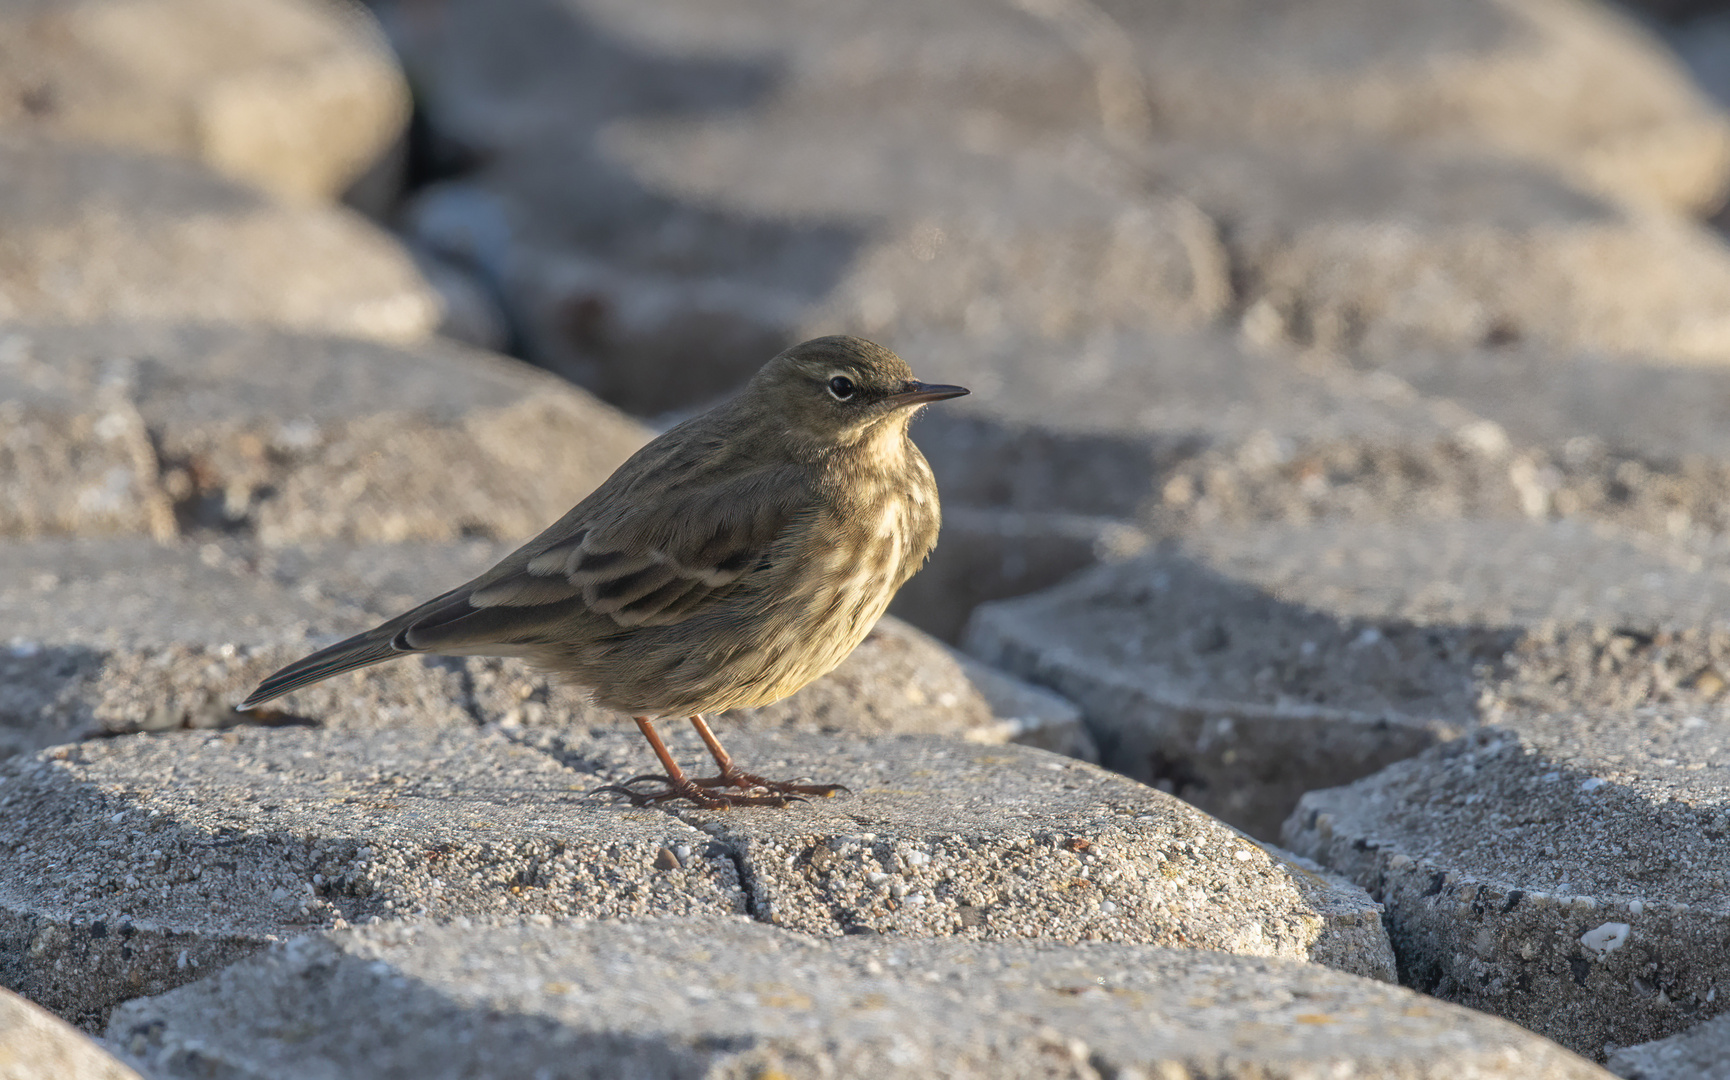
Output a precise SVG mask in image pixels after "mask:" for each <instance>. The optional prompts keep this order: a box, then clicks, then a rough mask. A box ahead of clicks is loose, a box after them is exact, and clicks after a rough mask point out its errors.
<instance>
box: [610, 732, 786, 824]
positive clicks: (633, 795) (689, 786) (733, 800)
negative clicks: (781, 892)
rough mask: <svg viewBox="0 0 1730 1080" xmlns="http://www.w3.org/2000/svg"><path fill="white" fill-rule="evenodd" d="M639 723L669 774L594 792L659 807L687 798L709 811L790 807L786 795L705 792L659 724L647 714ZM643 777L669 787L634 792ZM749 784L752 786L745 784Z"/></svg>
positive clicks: (662, 766)
mask: <svg viewBox="0 0 1730 1080" xmlns="http://www.w3.org/2000/svg"><path fill="white" fill-rule="evenodd" d="M631 719H633V720H635V721H636V722H637V730H638V731H641V732H642V733H643V738H645V739H647V740H649V748H650V749H652V750H654V752H655V756H656V757H657V758H659V759H660V760H661V768H663V769H665V770H667V775H665V776H652V777H651V776H638V777H635V778H633V779H631V780H627V781H626V782H625V783H623V784H608V785H607V786H605V787H600V788H596V789H595V791H594V794H597V795H598V794H600V793H601V792H603V791H604V792H610V793H612V794H614V795H623V796H624V797H625V798H627V799H629V800H630V801H631V805H632V806H657V805H659V804H661V803H664V802H671V801H673V800H674V799H684V800H686V801H687V802H691V803H695V804H696V805H697V806H700V807H702V808H704V809H705V810H716V809H720V808H721V807H725V806H786V805H787V803H788V802H789V801H791V800H790V799H788V798H787V797H786V796H785V795H779V794H777V795H733V794H730V793H722V792H712V791H705V790H704V789H703V787H702V786H701V785H702V782H701V781H697V780H692V779H691V778H690V777H688V776H686V775H685V770H683V769H681V768H679V763H678V762H676V761H674V760H673V755H672V754H670V753H668V752H667V744H666V743H664V742H662V741H661V736H660V735H659V734H658V733H656V731H655V725H654V724H652V723H650V721H649V718H648V717H646V716H633V717H632V718H631ZM640 780H664V781H666V786H665V787H662V788H660V789H659V790H655V791H633V790H632V789H631V787H630V785H632V784H635V783H637V782H638V781H640ZM744 786H749V785H744Z"/></svg>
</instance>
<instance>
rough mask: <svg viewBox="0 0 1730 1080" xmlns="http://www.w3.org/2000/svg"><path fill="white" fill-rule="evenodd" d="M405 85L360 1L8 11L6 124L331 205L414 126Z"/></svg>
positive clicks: (160, 1)
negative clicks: (148, 155) (181, 162)
mask: <svg viewBox="0 0 1730 1080" xmlns="http://www.w3.org/2000/svg"><path fill="white" fill-rule="evenodd" d="M408 111H409V97H408V86H407V84H406V83H405V81H404V80H403V77H402V73H401V72H400V71H398V70H397V66H396V61H395V60H394V59H393V57H392V56H391V53H390V48H389V46H388V44H386V42H385V41H384V40H383V36H382V34H380V33H379V30H378V27H377V26H376V25H375V24H374V23H373V22H372V20H371V18H370V17H369V16H367V15H366V13H365V9H363V8H361V7H359V6H358V5H347V6H338V5H335V4H326V3H320V2H317V0H96V2H88V3H77V4H40V3H34V2H30V0H10V2H8V3H6V4H3V5H0V127H3V128H7V129H11V130H14V131H32V132H39V133H43V134H52V135H56V136H60V137H62V138H65V139H68V140H69V141H78V142H92V143H104V144H110V145H116V146H124V147H130V148H134V149H138V150H149V151H155V152H157V153H162V154H168V155H173V156H176V157H186V158H194V159H196V160H199V161H201V162H203V163H204V164H206V165H208V166H210V167H211V168H213V169H215V170H217V171H218V172H222V173H225V174H227V175H229V176H232V177H235V178H236V179H240V180H246V181H249V182H251V183H253V184H256V185H257V186H259V187H262V188H264V189H266V190H268V191H272V192H275V193H276V194H278V195H283V196H287V197H290V198H298V199H309V198H324V199H335V198H337V197H338V196H340V195H342V194H343V192H344V190H345V189H347V188H348V187H349V186H350V185H351V184H353V183H354V182H355V181H357V180H359V179H360V178H361V177H362V175H363V174H364V173H366V172H367V170H368V169H369V168H371V167H372V166H373V165H374V164H375V163H376V162H377V161H378V160H379V159H380V158H381V157H383V156H385V155H386V154H387V153H388V152H389V151H390V150H391V148H392V146H393V144H395V143H396V141H397V140H398V139H399V138H401V136H402V134H403V131H404V129H405V128H406V126H407V123H408Z"/></svg>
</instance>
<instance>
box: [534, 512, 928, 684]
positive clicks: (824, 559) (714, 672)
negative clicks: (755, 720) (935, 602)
mask: <svg viewBox="0 0 1730 1080" xmlns="http://www.w3.org/2000/svg"><path fill="white" fill-rule="evenodd" d="M932 501H933V503H934V500H932ZM928 512H930V511H927V510H926V509H925V507H923V506H922V505H920V504H919V503H917V502H915V501H913V500H909V499H905V498H899V497H890V498H885V499H882V500H879V501H875V502H874V503H871V504H868V505H867V507H865V508H864V509H862V510H860V511H856V512H855V513H853V514H850V515H848V517H847V518H846V519H845V521H844V522H842V521H839V520H835V522H834V527H823V526H821V525H819V526H817V527H813V528H812V529H811V530H810V531H809V532H808V533H806V535H805V536H804V537H803V538H802V539H803V541H804V542H803V543H802V544H801V545H800V549H799V550H797V551H793V552H787V553H785V554H784V555H783V557H782V559H781V560H780V562H781V566H782V567H784V576H778V578H777V579H776V580H773V581H767V582H764V583H763V587H762V588H761V589H760V590H757V591H755V592H754V593H753V594H752V596H751V597H750V598H749V599H746V600H742V601H741V602H740V603H739V604H738V605H737V606H734V607H731V608H730V609H729V610H722V611H717V612H714V613H712V614H710V615H706V616H705V617H703V618H699V619H693V620H690V622H689V623H684V624H680V625H677V626H668V627H663V628H650V627H644V628H642V630H641V631H639V632H638V633H637V634H633V635H631V636H630V637H631V640H630V642H629V650H630V652H631V653H633V658H634V659H635V660H636V661H637V662H635V663H632V664H629V665H620V664H616V663H600V664H595V665H593V666H592V667H591V670H590V671H589V672H582V671H572V670H571V669H570V668H569V667H568V666H567V667H566V668H565V670H567V671H569V672H570V673H571V674H572V675H574V676H575V677H576V679H577V681H579V682H583V683H585V684H586V685H588V686H589V687H591V689H592V690H593V693H594V696H595V700H596V701H597V702H598V703H600V704H602V705H605V706H607V707H609V708H615V709H620V710H623V711H627V712H632V713H634V714H637V715H655V716H668V715H692V714H697V713H714V712H724V711H726V710H728V709H748V708H755V707H758V706H762V705H768V704H770V703H772V702H776V701H780V700H781V699H782V698H785V697H787V696H789V695H791V694H793V693H795V692H796V691H798V690H799V689H800V688H801V687H803V686H805V685H806V684H807V683H809V682H811V681H812V680H813V679H817V678H819V677H821V676H823V675H825V674H827V673H828V672H830V671H833V670H834V669H835V667H836V666H837V665H839V664H840V663H841V661H843V660H845V659H846V658H847V655H848V654H849V653H851V652H852V651H853V650H854V648H856V647H857V646H858V645H859V643H860V642H861V641H864V640H865V636H866V635H867V634H869V633H870V632H871V628H872V627H873V626H875V625H876V624H877V620H878V619H880V618H881V617H882V616H883V612H884V610H885V609H886V608H888V606H889V601H890V599H891V598H892V597H893V596H894V595H895V592H896V590H897V589H899V588H900V586H901V583H902V582H903V581H905V580H906V579H907V578H908V577H909V576H910V575H911V574H912V573H913V571H914V570H916V569H917V568H918V566H919V565H920V564H921V563H922V562H923V561H924V559H925V556H926V553H927V552H928V551H929V550H930V546H931V541H932V540H933V539H934V538H935V533H936V522H935V520H934V519H933V520H929V521H928V522H927V521H926V520H921V519H919V518H918V517H916V515H923V514H925V513H928ZM861 526H863V527H861ZM585 675H588V676H590V677H588V678H585Z"/></svg>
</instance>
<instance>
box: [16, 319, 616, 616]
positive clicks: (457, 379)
mask: <svg viewBox="0 0 1730 1080" xmlns="http://www.w3.org/2000/svg"><path fill="white" fill-rule="evenodd" d="M0 416H4V418H5V426H4V431H3V432H0V535H7V534H10V535H12V536H25V537H29V536H40V535H55V534H71V535H92V534H97V535H99V534H105V533H140V532H142V533H147V534H150V535H154V536H156V537H158V538H166V537H169V536H173V535H176V534H180V533H187V532H197V531H199V530H209V529H217V530H220V531H221V532H222V533H225V534H233V533H241V534H251V535H255V536H257V537H258V538H259V539H261V540H263V541H265V542H266V543H272V544H283V543H304V542H307V541H315V540H324V539H332V538H343V539H352V540H360V541H403V540H451V539H456V538H459V537H475V536H480V537H487V538H491V539H497V540H510V541H520V540H523V539H526V538H528V537H530V536H533V535H534V534H535V533H537V532H539V531H540V530H541V529H543V528H545V527H546V526H547V524H548V523H550V522H552V521H554V520H556V519H557V518H558V517H559V516H560V515H561V514H563V513H564V512H565V511H566V510H568V509H569V508H570V507H571V506H573V505H574V504H575V503H576V502H577V501H578V500H579V499H581V498H582V497H583V496H584V495H587V494H588V493H589V491H591V490H592V489H593V488H594V487H596V486H597V485H598V484H600V483H601V482H602V481H603V480H605V479H606V478H607V477H608V476H609V475H610V474H611V473H612V471H613V469H615V468H616V467H617V466H618V465H619V464H620V463H621V462H623V461H624V460H625V458H626V457H628V456H630V454H631V453H632V452H633V451H635V450H636V449H637V447H639V446H641V445H642V443H643V442H645V441H646V440H647V439H648V437H649V432H648V431H647V430H646V429H645V428H643V427H642V426H640V425H639V424H637V423H635V422H634V421H632V420H630V419H628V418H626V417H624V416H622V415H621V414H619V413H618V412H616V411H614V410H613V409H611V408H609V407H608V406H606V405H603V404H601V403H599V402H597V401H595V400H594V399H593V398H591V397H589V396H588V395H587V394H585V393H583V392H582V391H580V390H577V389H575V388H573V387H571V386H569V385H568V384H565V383H563V382H562V381H561V380H559V379H556V378H554V377H552V376H550V375H548V374H546V373H545V372H542V371H538V370H536V369H535V368H533V367H531V366H529V365H527V364H523V363H520V362H518V361H515V360H509V359H506V358H503V357H498V356H492V355H488V354H485V353H481V352H477V351H474V350H471V349H466V348H462V347H459V346H455V345H451V344H449V343H445V342H431V341H429V342H421V343H417V344H415V345H412V346H396V345H389V344H385V343H379V342H371V341H365V340H360V339H352V338H337V337H326V336H313V335H302V334H294V333H286V332H280V331H274V330H270V329H262V328H256V327H196V326H162V325H153V324H149V323H137V322H112V323H97V324H86V325H75V326H44V325H12V326H7V327H5V328H4V329H0ZM428 595H431V594H430V593H429V594H428Z"/></svg>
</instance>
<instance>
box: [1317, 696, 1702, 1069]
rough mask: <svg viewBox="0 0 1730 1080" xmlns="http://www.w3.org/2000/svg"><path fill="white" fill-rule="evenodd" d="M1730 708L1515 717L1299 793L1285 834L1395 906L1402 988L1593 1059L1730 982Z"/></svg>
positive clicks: (1681, 1021)
mask: <svg viewBox="0 0 1730 1080" xmlns="http://www.w3.org/2000/svg"><path fill="white" fill-rule="evenodd" d="M1727 778H1730V720H1727V719H1726V716H1725V714H1724V711H1723V709H1722V707H1721V706H1715V705H1714V706H1702V705H1699V704H1696V703H1688V702H1671V703H1668V704H1664V705H1652V706H1648V707H1644V708H1582V709H1576V710H1570V711H1566V712H1556V713H1549V714H1535V715H1527V716H1522V717H1518V718H1515V719H1511V720H1509V721H1507V722H1505V724H1504V725H1503V726H1501V727H1497V728H1486V729H1483V730H1482V731H1480V732H1478V733H1476V734H1474V735H1472V736H1470V737H1468V738H1466V739H1462V740H1458V741H1456V742H1454V743H1452V744H1449V745H1446V746H1441V747H1437V748H1434V749H1432V750H1430V751H1427V752H1426V753H1424V754H1423V755H1421V756H1419V757H1417V758H1414V759H1412V760H1410V761H1405V762H1400V763H1397V764H1395V765H1393V766H1390V767H1389V768H1387V769H1385V770H1383V771H1382V772H1380V773H1378V774H1376V775H1375V776H1372V777H1368V778H1366V779H1363V780H1360V781H1358V782H1357V783H1355V784H1353V785H1351V786H1349V787H1342V788H1333V789H1329V790H1326V791H1316V792H1311V793H1310V794H1308V795H1306V796H1304V798H1303V801H1302V802H1300V803H1299V805H1298V808H1297V810H1296V811H1294V812H1293V814H1292V816H1291V818H1290V820H1289V821H1288V822H1287V823H1286V831H1285V836H1286V842H1287V843H1289V844H1291V845H1292V846H1293V847H1294V848H1295V849H1296V850H1298V851H1300V852H1302V853H1304V854H1306V855H1309V856H1311V857H1313V858H1315V859H1316V860H1317V861H1318V862H1321V863H1323V864H1324V865H1327V866H1330V867H1332V868H1333V869H1335V870H1338V871H1341V872H1343V873H1345V874H1346V875H1347V876H1348V877H1351V878H1352V879H1354V880H1356V881H1357V882H1359V883H1360V884H1362V885H1364V886H1365V887H1366V888H1368V889H1369V890H1370V891H1371V892H1372V894H1373V895H1376V896H1377V897H1379V898H1380V899H1381V900H1382V902H1383V903H1384V904H1386V905H1387V913H1388V925H1389V930H1390V933H1391V934H1392V936H1393V939H1394V943H1395V951H1396V953H1397V955H1398V957H1399V961H1400V975H1401V982H1402V983H1404V984H1405V985H1407V986H1411V987H1414V988H1416V989H1419V990H1423V991H1426V992H1428V993H1432V994H1435V995H1436V996H1438V997H1442V998H1446V999H1449V1000H1453V1001H1458V1002H1460V1003H1462V1004H1466V1005H1470V1006H1472V1007H1473V1008H1478V1009H1483V1010H1485V1011H1487V1012H1493V1013H1497V1014H1499V1015H1502V1016H1505V1017H1507V1018H1509V1019H1511V1020H1514V1021H1515V1022H1516V1023H1519V1024H1521V1025H1523V1026H1525V1027H1529V1028H1531V1029H1532V1030H1534V1031H1537V1032H1539V1033H1540V1034H1544V1035H1547V1036H1549V1037H1550V1038H1553V1039H1555V1040H1556V1041H1557V1042H1560V1043H1562V1044H1563V1045H1564V1046H1569V1047H1571V1048H1573V1049H1575V1050H1578V1051H1579V1052H1581V1053H1584V1054H1587V1055H1589V1056H1593V1057H1598V1058H1600V1059H1601V1058H1602V1057H1603V1056H1604V1055H1606V1054H1608V1053H1609V1052H1611V1051H1614V1050H1616V1049H1617V1048H1619V1047H1621V1046H1627V1045H1630V1044H1637V1043H1642V1042H1646V1041H1649V1040H1652V1039H1657V1038H1662V1037H1664V1036H1668V1035H1671V1034H1674V1033H1676V1032H1679V1031H1682V1030H1684V1029H1686V1028H1688V1027H1690V1026H1692V1025H1693V1024H1696V1023H1698V1022H1699V1021H1701V1020H1704V1019H1707V1018H1709V1017H1711V1016H1713V1015H1714V1014H1716V1013H1718V1012H1720V1011H1722V1010H1723V1009H1724V1007H1725V1001H1724V998H1723V989H1722V988H1723V987H1724V986H1725V985H1727V984H1730V953H1726V951H1725V949H1724V941H1725V940H1726V937H1730V906H1727V905H1726V902H1725V897H1726V894H1727V892H1730V873H1727V870H1730V780H1727Z"/></svg>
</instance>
